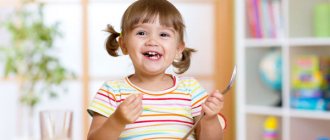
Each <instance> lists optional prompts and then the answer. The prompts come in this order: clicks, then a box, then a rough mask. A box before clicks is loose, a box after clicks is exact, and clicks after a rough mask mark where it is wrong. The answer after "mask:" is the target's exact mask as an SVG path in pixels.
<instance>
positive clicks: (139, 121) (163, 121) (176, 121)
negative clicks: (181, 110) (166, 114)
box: [134, 120, 193, 125]
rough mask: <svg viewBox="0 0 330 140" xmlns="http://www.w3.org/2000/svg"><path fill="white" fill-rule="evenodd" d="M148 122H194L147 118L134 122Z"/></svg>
mask: <svg viewBox="0 0 330 140" xmlns="http://www.w3.org/2000/svg"><path fill="white" fill-rule="evenodd" d="M148 122H181V123H186V124H191V125H193V123H192V122H187V121H180V120H145V121H136V122H134V123H148Z"/></svg>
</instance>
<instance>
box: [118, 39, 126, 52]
mask: <svg viewBox="0 0 330 140" xmlns="http://www.w3.org/2000/svg"><path fill="white" fill-rule="evenodd" d="M118 43H119V47H120V49H121V51H122V52H123V54H124V55H127V54H128V53H127V48H126V47H125V44H124V41H123V38H122V37H121V36H120V37H119V38H118Z"/></svg>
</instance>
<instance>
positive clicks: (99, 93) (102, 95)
mask: <svg viewBox="0 0 330 140" xmlns="http://www.w3.org/2000/svg"><path fill="white" fill-rule="evenodd" d="M97 94H98V95H101V96H104V97H106V98H108V99H109V100H112V101H114V102H119V101H121V100H119V101H116V100H114V99H112V98H110V97H109V96H107V95H104V94H102V93H100V92H97Z"/></svg>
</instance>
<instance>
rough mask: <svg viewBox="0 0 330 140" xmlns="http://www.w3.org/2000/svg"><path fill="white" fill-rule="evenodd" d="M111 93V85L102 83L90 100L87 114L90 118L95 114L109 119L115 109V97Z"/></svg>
mask: <svg viewBox="0 0 330 140" xmlns="http://www.w3.org/2000/svg"><path fill="white" fill-rule="evenodd" d="M113 91H114V90H113V89H112V86H111V83H109V82H108V83H104V84H103V85H102V86H101V88H100V89H99V90H98V91H97V93H96V94H95V96H94V98H93V99H92V101H91V103H90V105H89V106H88V108H87V112H88V113H89V114H90V115H91V116H93V115H94V113H95V112H96V113H99V114H101V115H103V116H105V117H109V116H110V115H111V114H112V113H113V112H114V111H115V109H116V108H117V102H116V96H115V94H114V92H113Z"/></svg>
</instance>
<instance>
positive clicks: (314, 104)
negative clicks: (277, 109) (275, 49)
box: [290, 55, 330, 110]
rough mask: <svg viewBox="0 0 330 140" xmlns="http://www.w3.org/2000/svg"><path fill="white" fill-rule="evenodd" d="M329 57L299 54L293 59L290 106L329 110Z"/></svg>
mask: <svg viewBox="0 0 330 140" xmlns="http://www.w3.org/2000/svg"><path fill="white" fill-rule="evenodd" d="M329 73H330V59H329V58H327V57H318V56H316V55H301V56H298V57H297V58H295V59H294V62H293V70H292V90H291V100H290V101H291V107H292V108H295V109H307V110H329V109H330V107H329V106H330V103H329V101H330V95H329V94H330V93H329V87H330V86H329V81H328V80H327V78H326V77H327V75H329Z"/></svg>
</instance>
